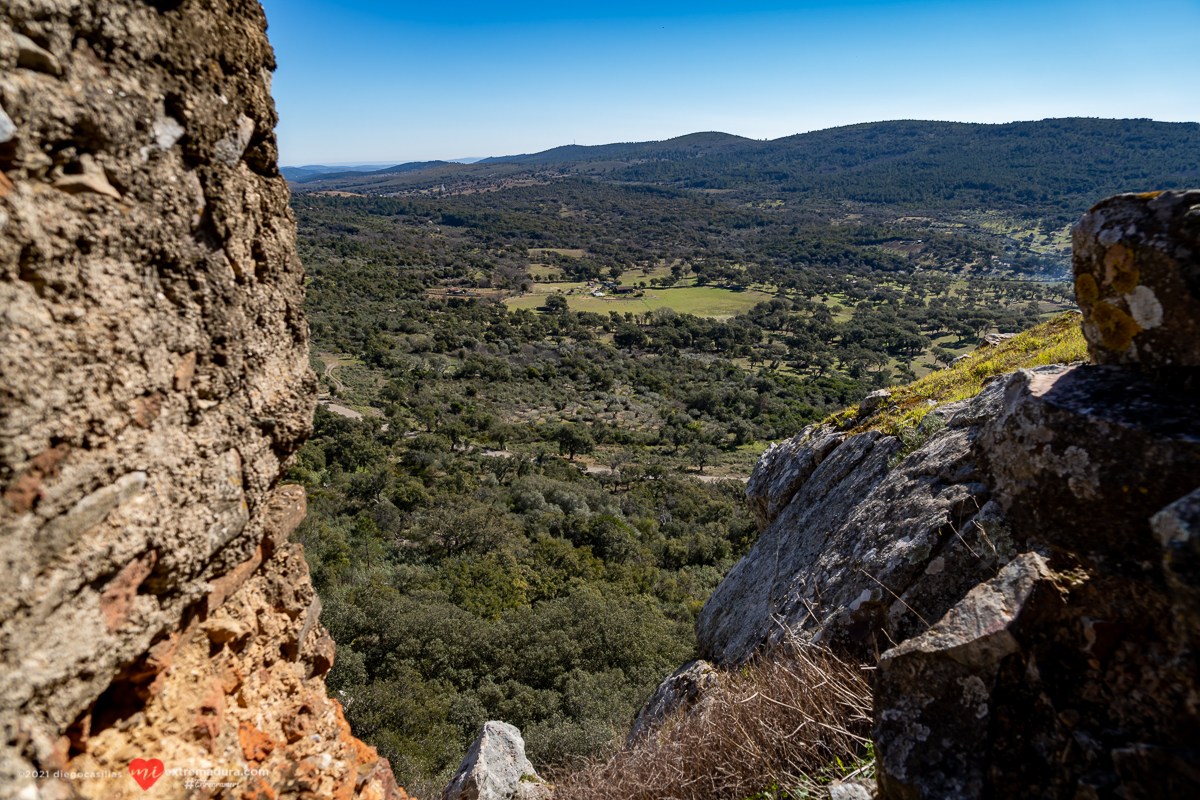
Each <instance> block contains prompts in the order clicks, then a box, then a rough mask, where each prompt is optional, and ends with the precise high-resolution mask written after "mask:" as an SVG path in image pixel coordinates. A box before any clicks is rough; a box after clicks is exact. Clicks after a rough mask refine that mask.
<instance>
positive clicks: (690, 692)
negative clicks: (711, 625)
mask: <svg viewBox="0 0 1200 800" xmlns="http://www.w3.org/2000/svg"><path fill="white" fill-rule="evenodd" d="M719 682H720V673H718V672H717V670H716V668H715V667H713V665H712V664H710V663H708V662H707V661H701V660H697V661H691V662H688V663H687V664H684V665H683V666H682V667H680V668H679V669H677V670H675V671H674V672H672V673H671V674H670V675H668V676H667V677H666V678H665V679H664V680H663V682H662V683H660V684H659V686H658V688H657V689H655V690H654V694H652V695H650V699H649V700H647V701H646V704H645V705H643V706H642V710H641V711H639V712H638V715H637V719H635V720H634V721H633V727H632V728H631V729H630V730H629V735H628V736H626V737H625V746H626V747H631V746H633V745H636V744H637V743H638V742H640V741H641V740H642V739H644V738H646V737H647V736H649V735H650V734H651V733H653V732H654V731H655V730H656V729H657V728H658V727H659V726H660V725H662V723H663V722H664V721H665V720H666V719H668V718H669V717H670V716H671V715H673V714H675V713H677V712H686V711H688V710H689V709H691V708H694V707H696V706H697V705H698V704H700V705H702V704H703V703H704V694H705V693H706V692H707V691H709V690H710V689H712V688H714V687H716V686H717V685H718V684H719Z"/></svg>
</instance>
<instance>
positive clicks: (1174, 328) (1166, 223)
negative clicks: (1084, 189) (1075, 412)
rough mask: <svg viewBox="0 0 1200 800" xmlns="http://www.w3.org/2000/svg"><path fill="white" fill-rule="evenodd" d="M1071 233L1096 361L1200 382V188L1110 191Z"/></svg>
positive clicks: (1078, 295) (1077, 285)
mask: <svg viewBox="0 0 1200 800" xmlns="http://www.w3.org/2000/svg"><path fill="white" fill-rule="evenodd" d="M1071 239H1072V248H1073V253H1074V265H1075V297H1076V300H1078V302H1079V307H1080V308H1081V309H1082V310H1083V315H1084V316H1083V331H1084V335H1086V336H1087V339H1088V349H1089V352H1090V353H1091V356H1092V361H1093V363H1096V364H1122V365H1125V366H1129V367H1132V368H1135V369H1137V370H1139V371H1142V372H1146V373H1148V374H1151V375H1153V376H1157V377H1159V378H1162V379H1169V380H1175V381H1178V380H1183V381H1185V382H1186V383H1187V384H1188V385H1191V387H1192V388H1193V389H1197V388H1200V383H1197V382H1196V381H1195V373H1196V371H1197V370H1198V369H1200V191H1170V192H1148V193H1146V194H1121V195H1117V196H1116V197H1110V198H1109V199H1107V200H1104V201H1103V202H1101V203H1098V204H1096V206H1095V207H1093V208H1092V209H1091V211H1089V212H1088V213H1087V214H1086V215H1085V216H1084V217H1083V219H1081V220H1080V221H1079V224H1078V225H1076V226H1075V229H1074V230H1073V231H1072V237H1071ZM1184 373H1187V374H1184Z"/></svg>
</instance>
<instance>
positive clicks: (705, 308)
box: [504, 286, 771, 319]
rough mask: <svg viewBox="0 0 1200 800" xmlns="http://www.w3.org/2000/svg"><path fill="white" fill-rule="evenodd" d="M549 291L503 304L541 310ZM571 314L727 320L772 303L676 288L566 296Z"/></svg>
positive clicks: (741, 294) (745, 293)
mask: <svg viewBox="0 0 1200 800" xmlns="http://www.w3.org/2000/svg"><path fill="white" fill-rule="evenodd" d="M550 294H551V293H550V292H535V293H531V294H526V295H523V296H521V297H514V298H511V299H509V300H506V301H504V302H505V303H506V304H507V305H508V307H509V308H538V307H540V306H543V305H545V303H546V298H547V297H549V296H550ZM565 296H566V298H567V303H568V305H569V306H570V307H571V310H572V311H593V312H596V313H598V314H607V313H608V312H610V311H616V312H618V313H620V314H624V313H625V312H627V311H628V312H632V313H634V314H645V313H646V312H647V311H653V310H654V309H656V308H672V309H674V310H675V311H678V312H679V313H681V314H695V315H696V316H698V317H712V318H714V319H725V318H727V317H732V316H734V315H735V314H740V313H741V312H743V311H747V310H749V309H750V308H752V307H754V305H755V304H756V303H761V302H762V301H764V300H770V299H771V295H769V294H766V293H765V292H759V291H755V290H753V289H746V290H742V291H734V290H731V289H719V288H717V287H715V286H684V287H681V288H673V289H648V290H646V293H645V294H644V295H643V296H641V297H592V296H591V295H590V294H568V295H565Z"/></svg>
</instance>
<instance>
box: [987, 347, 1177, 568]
mask: <svg viewBox="0 0 1200 800" xmlns="http://www.w3.org/2000/svg"><path fill="white" fill-rule="evenodd" d="M977 457H978V459H979V461H980V463H981V465H982V466H983V468H984V470H985V472H986V474H987V476H988V481H987V482H988V483H989V485H990V486H991V487H992V490H993V492H994V493H995V495H996V497H997V501H998V502H999V504H1000V506H1001V508H1002V509H1003V510H1004V513H1005V516H1006V517H1007V518H1008V519H1009V522H1010V524H1011V525H1013V526H1014V527H1016V528H1018V529H1021V530H1024V531H1028V532H1029V533H1030V535H1033V536H1035V537H1036V538H1037V539H1039V540H1040V541H1042V542H1045V543H1046V544H1048V545H1050V546H1051V547H1054V548H1055V549H1058V550H1062V551H1065V552H1069V553H1072V554H1074V555H1076V556H1078V557H1080V558H1082V559H1084V560H1085V562H1086V563H1087V564H1088V565H1089V566H1091V567H1094V568H1096V569H1098V570H1100V571H1102V572H1107V573H1111V574H1118V575H1124V576H1126V577H1130V578H1136V579H1138V580H1142V581H1145V582H1147V583H1149V584H1152V585H1156V586H1158V585H1161V584H1162V581H1163V578H1162V563H1161V562H1162V544H1161V543H1160V542H1159V541H1158V538H1157V537H1156V536H1155V534H1154V532H1153V531H1152V530H1151V529H1150V517H1151V516H1152V515H1153V514H1154V513H1155V512H1157V511H1158V510H1159V509H1161V508H1162V507H1163V506H1165V505H1167V504H1168V503H1170V502H1172V501H1174V500H1176V499H1178V498H1179V497H1182V496H1183V495H1185V494H1187V493H1188V492H1189V491H1191V490H1192V489H1194V488H1196V487H1197V486H1200V397H1197V396H1194V395H1193V396H1189V395H1185V394H1183V393H1178V392H1174V391H1171V390H1170V389H1169V388H1166V387H1163V386H1160V385H1158V384H1156V383H1154V382H1152V381H1150V380H1148V379H1146V378H1144V377H1141V376H1140V375H1137V374H1134V373H1131V372H1130V371H1129V370H1126V369H1123V368H1121V367H1098V366H1081V367H1073V368H1070V369H1067V370H1065V371H1063V372H1060V373H1058V374H1053V375H1046V374H1042V375H1037V374H1034V373H1032V372H1029V371H1024V370H1023V371H1021V372H1017V373H1014V374H1013V375H1011V376H1010V377H1009V379H1008V381H1007V385H1006V387H1005V397H1004V412H1003V414H1001V415H1000V417H999V418H998V419H997V420H996V421H995V423H994V424H992V425H990V426H989V427H988V429H987V431H986V433H985V434H984V435H983V437H981V439H980V440H979V442H978V452H977Z"/></svg>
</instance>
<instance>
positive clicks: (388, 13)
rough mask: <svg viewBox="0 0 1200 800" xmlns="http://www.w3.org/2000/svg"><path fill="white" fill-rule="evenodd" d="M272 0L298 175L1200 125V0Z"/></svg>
mask: <svg viewBox="0 0 1200 800" xmlns="http://www.w3.org/2000/svg"><path fill="white" fill-rule="evenodd" d="M263 5H264V7H265V8H266V11H267V18H268V21H269V25H270V28H269V31H268V35H269V36H270V39H271V43H272V45H273V46H274V47H275V51H276V56H277V60H278V69H277V71H276V74H275V81H274V96H275V100H276V104H277V107H278V109H279V114H280V123H279V127H278V135H279V146H280V162H281V163H283V164H288V165H304V164H328V162H330V161H338V162H345V163H349V162H358V163H366V162H370V163H385V162H392V163H402V162H403V161H430V160H436V159H446V154H447V153H474V154H479V155H478V157H481V158H484V157H489V156H503V155H513V154H516V153H532V152H539V151H542V150H547V149H549V148H552V147H557V146H561V145H564V144H570V143H572V142H575V143H577V144H581V145H585V144H586V145H595V144H606V143H611V142H632V141H653V140H663V139H670V138H674V137H675V136H680V135H684V134H687V133H692V132H695V131H712V130H719V131H726V132H729V133H733V134H736V135H740V136H745V137H747V138H752V139H778V138H780V137H783V136H789V135H793V134H796V133H802V132H808V131H813V130H821V129H825V128H831V127H837V126H841V125H848V124H855V123H861V122H868V121H875V120H892V119H925V120H938V121H970V122H980V123H1002V122H1011V121H1017V120H1038V119H1044V118H1048V117H1102V118H1150V119H1154V120H1159V121H1164V122H1191V121H1196V120H1200V92H1196V91H1195V89H1194V87H1192V86H1191V85H1190V83H1189V82H1188V81H1186V80H1183V79H1181V78H1179V77H1177V75H1176V74H1175V73H1174V72H1173V71H1172V70H1173V69H1177V65H1180V64H1187V63H1191V59H1192V56H1193V55H1194V54H1195V53H1196V52H1200V2H1198V0H1147V2H1144V3H1142V4H1139V6H1138V8H1137V13H1136V14H1135V13H1130V6H1129V5H1128V4H1127V3H1117V2H1114V0H1097V1H1096V2H1081V0H1046V1H1045V2H1039V3H1034V2H1030V0H1013V2H996V1H994V0H987V1H981V0H975V1H974V2H971V1H970V0H963V1H961V2H947V1H946V0H924V1H918V0H840V1H837V2H835V1H833V0H805V1H803V2H790V3H789V2H770V1H769V0H768V1H767V2H755V3H751V4H749V5H744V6H739V7H737V8H736V9H731V8H729V7H727V6H725V5H723V4H718V3H713V2H707V1H706V0H694V1H693V2H688V3H684V2H682V1H681V0H673V1H672V2H654V3H636V4H635V3H631V2H625V1H624V0H614V2H607V3H603V4H601V3H587V2H581V3H576V4H571V5H564V4H551V3H544V2H518V3H515V4H506V5H505V6H504V7H498V6H495V5H494V4H486V3H477V2H466V3H458V4H456V5H453V6H450V7H445V6H439V7H437V8H433V7H425V6H418V5H417V4H393V3H389V2H385V1H384V0H286V2H285V1H284V0H263ZM1123 54H1130V57H1124V56H1123ZM318 56H319V57H318ZM395 153H403V154H404V157H403V159H401V160H396V159H394V158H393V157H392V156H393V154H395Z"/></svg>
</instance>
